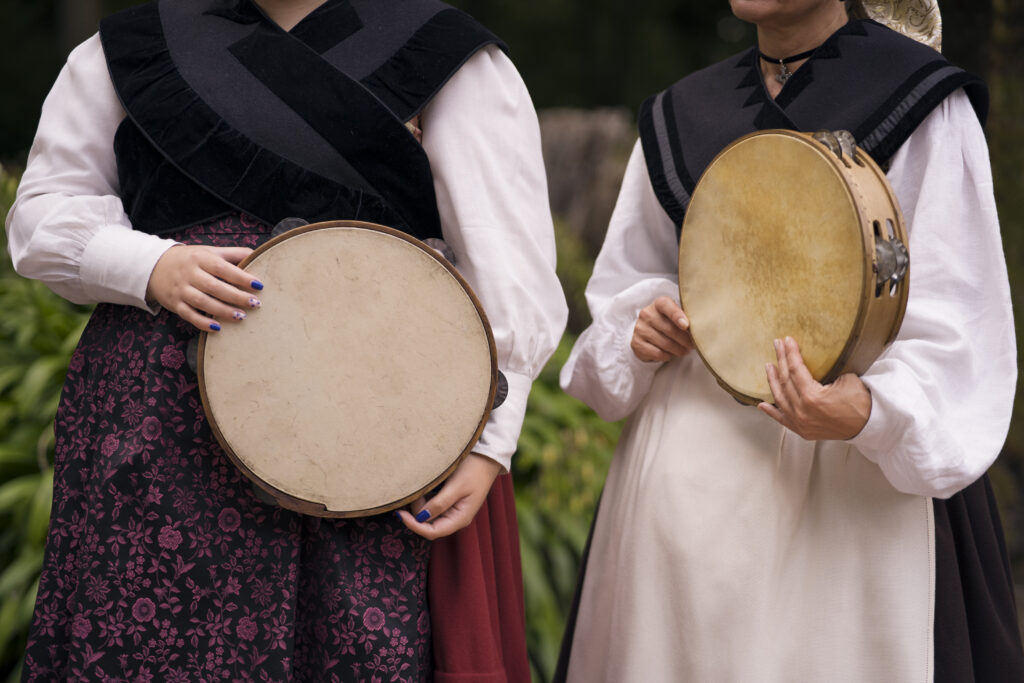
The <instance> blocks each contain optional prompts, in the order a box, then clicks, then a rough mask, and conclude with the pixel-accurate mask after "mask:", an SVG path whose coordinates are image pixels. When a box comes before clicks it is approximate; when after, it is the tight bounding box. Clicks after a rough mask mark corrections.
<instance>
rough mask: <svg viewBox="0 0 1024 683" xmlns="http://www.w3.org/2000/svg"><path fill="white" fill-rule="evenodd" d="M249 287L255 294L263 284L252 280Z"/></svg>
mask: <svg viewBox="0 0 1024 683" xmlns="http://www.w3.org/2000/svg"><path fill="white" fill-rule="evenodd" d="M249 286H250V287H252V288H253V289H255V290H256V291H257V292H258V291H260V290H261V289H263V283H262V282H260V281H259V280H253V281H252V282H251V283H250V285H249Z"/></svg>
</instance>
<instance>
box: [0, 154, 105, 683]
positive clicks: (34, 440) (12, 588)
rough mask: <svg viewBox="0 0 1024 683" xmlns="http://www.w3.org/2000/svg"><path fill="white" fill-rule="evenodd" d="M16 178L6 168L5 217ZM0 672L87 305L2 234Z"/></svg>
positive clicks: (21, 629)
mask: <svg viewBox="0 0 1024 683" xmlns="http://www.w3.org/2000/svg"><path fill="white" fill-rule="evenodd" d="M16 186H17V179H16V178H14V177H13V176H11V175H8V174H6V173H4V172H3V170H2V169H0V220H2V219H3V218H4V217H6V215H7V210H8V209H9V208H10V205H11V202H12V201H13V198H14V190H15V187H16ZM0 250H2V251H3V256H2V257H0V311H3V315H2V316H0V605H2V606H0V676H3V677H4V678H6V680H9V681H14V680H17V678H18V671H17V668H18V663H19V660H20V658H21V655H22V652H23V651H24V647H25V637H26V633H27V630H28V623H29V620H30V619H31V616H32V607H33V604H34V603H35V595H36V588H37V587H38V584H39V569H40V566H41V565H42V561H43V545H44V542H45V540H46V527H47V523H48V522H49V518H50V504H51V500H52V494H53V467H52V465H51V463H52V462H53V417H54V414H55V413H56V411H57V400H58V397H59V395H60V389H61V385H62V384H63V382H64V373H65V371H66V369H67V364H68V359H69V358H70V356H71V352H72V351H73V350H74V347H75V344H77V343H78V338H79V336H80V335H81V333H82V329H83V328H84V327H85V322H86V319H87V318H88V313H89V312H88V309H87V308H84V307H81V306H75V305H73V304H70V303H68V302H67V301H65V300H64V299H61V298H60V297H58V296H56V295H55V294H53V293H52V292H50V290H48V289H47V288H46V287H45V286H44V285H43V284H42V283H40V282H35V281H31V280H26V279H24V278H22V277H19V276H18V275H17V274H16V273H15V272H14V269H13V268H12V267H11V262H10V259H9V258H8V256H7V237H6V233H3V235H2V237H0Z"/></svg>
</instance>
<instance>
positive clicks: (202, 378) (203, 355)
mask: <svg viewBox="0 0 1024 683" xmlns="http://www.w3.org/2000/svg"><path fill="white" fill-rule="evenodd" d="M333 228H357V229H362V230H368V231H373V232H376V233H381V234H384V235H387V236H390V237H393V238H396V239H399V240H402V241H403V242H404V243H407V244H408V245H410V246H412V247H414V248H416V249H418V250H420V251H421V252H423V253H424V254H425V255H427V256H428V257H430V258H431V259H432V260H433V261H434V262H436V263H438V264H440V265H441V266H442V267H443V268H444V269H445V270H446V271H447V273H448V274H449V275H451V277H452V278H454V280H455V281H456V282H457V283H458V285H459V286H461V288H462V290H463V292H464V293H465V294H466V296H467V298H468V300H469V302H470V303H471V305H472V307H473V308H474V309H475V311H476V314H477V315H478V316H479V322H480V325H481V327H482V330H483V332H484V334H485V337H486V343H487V347H488V348H487V352H488V354H489V361H490V373H489V374H490V377H489V387H488V390H487V395H486V401H485V404H484V405H483V406H481V414H480V419H479V422H478V424H477V426H476V429H475V431H474V432H473V435H472V437H471V438H470V439H469V440H468V442H467V443H466V445H465V447H464V448H463V449H462V451H461V452H460V453H458V454H453V458H454V459H453V460H452V462H451V464H450V465H448V466H447V467H446V468H445V469H444V470H443V472H441V473H440V474H439V475H438V476H437V477H434V478H433V479H431V480H430V481H428V482H426V483H424V484H423V485H422V486H419V487H417V488H416V489H415V490H413V491H409V492H408V493H406V494H405V495H401V496H400V497H398V498H396V499H394V500H389V501H385V502H381V503H380V504H378V505H371V506H367V507H362V508H360V509H354V510H331V509H327V507H326V506H325V505H324V504H323V503H321V502H317V501H311V500H307V499H305V498H301V497H297V496H295V495H293V494H292V493H290V492H288V491H287V490H282V489H281V488H278V487H275V486H272V485H270V484H268V483H267V482H265V481H263V479H261V477H260V476H259V475H258V474H257V473H256V472H255V471H254V470H253V469H252V467H250V465H249V463H248V462H247V460H246V458H244V457H242V456H240V455H239V454H238V453H237V452H236V450H235V447H234V445H233V443H232V439H231V438H230V437H229V436H228V435H226V434H225V433H224V431H223V429H222V427H221V425H220V424H219V423H218V420H217V415H216V412H217V408H216V407H215V406H214V405H213V404H214V400H213V397H211V395H210V389H209V387H208V386H207V374H208V369H207V363H208V362H209V361H208V359H207V355H208V354H207V351H208V342H209V339H210V333H206V332H203V333H201V334H200V337H199V345H198V354H197V374H198V377H199V392H200V396H201V399H202V403H203V409H204V411H205V413H206V415H207V418H208V421H209V424H210V427H211V429H212V431H213V434H214V436H215V437H216V439H217V441H218V443H220V445H221V447H222V448H223V449H224V452H225V453H226V454H227V456H228V458H229V459H230V460H231V461H232V462H233V463H234V464H235V465H236V466H237V467H238V468H239V470H240V471H241V472H242V473H243V474H245V476H246V477H247V478H249V479H250V480H251V481H252V482H253V483H254V484H256V485H257V486H258V487H259V488H260V489H261V490H262V491H264V492H266V493H267V494H269V495H270V496H271V497H272V498H273V499H274V500H275V501H276V502H277V503H278V504H279V505H280V506H281V507H284V508H287V509H290V510H293V511H295V512H300V513H303V514H308V515H315V516H318V517H335V518H347V517H363V516H368V515H374V514H379V513H383V512H388V511H390V510H394V509H396V508H399V507H402V506H404V505H407V504H408V503H410V502H412V501H414V500H416V499H417V498H419V497H421V496H422V495H424V494H425V493H427V492H428V491H430V490H431V489H433V488H434V487H436V486H437V485H438V484H439V483H440V482H442V481H444V480H445V479H446V478H447V477H448V476H449V475H450V474H451V473H452V472H453V471H454V470H455V468H456V467H458V465H459V463H461V462H462V461H463V460H464V459H465V458H466V456H467V455H468V454H469V453H470V452H471V451H472V449H473V447H474V446H475V445H476V442H477V440H478V439H479V437H480V434H481V433H482V432H483V429H484V426H485V425H486V423H487V420H488V417H489V415H490V411H491V406H492V405H493V403H494V399H495V392H496V390H497V385H498V366H497V351H496V347H495V343H494V335H493V333H492V331H491V327H490V324H489V322H488V320H487V316H486V314H485V313H484V310H483V306H482V305H481V304H480V301H479V299H478V298H477V297H476V294H475V293H474V292H473V290H472V288H471V287H470V286H469V284H468V283H467V282H466V280H465V279H464V278H463V277H462V275H461V274H459V272H458V271H457V270H455V268H454V267H453V266H452V265H451V264H450V263H449V262H448V261H447V260H446V259H444V258H443V257H441V256H440V255H438V254H437V252H436V251H435V250H434V249H432V248H430V247H429V246H427V245H426V244H424V243H423V242H421V241H419V240H417V239H416V238H414V237H411V236H409V235H407V234H405V233H403V232H401V231H399V230H395V229H393V228H389V227H387V226H383V225H377V224H374V223H368V222H365V221H356V220H334V221H324V222H320V223H315V224H311V225H305V226H302V227H298V228H294V229H292V230H289V231H287V232H285V233H283V234H281V235H278V236H276V237H273V238H272V239H270V240H268V241H267V242H266V243H264V244H262V245H260V246H259V247H258V248H257V249H255V250H254V251H253V252H252V253H251V254H249V255H248V256H247V257H246V258H245V259H244V260H243V261H241V262H240V263H239V267H241V268H246V267H248V266H250V264H252V263H253V262H255V261H258V260H259V259H260V257H261V256H262V255H263V254H265V253H266V252H268V251H269V250H271V249H273V248H274V247H276V246H277V245H279V244H281V243H283V242H285V241H286V240H290V239H293V238H295V237H298V236H300V235H304V234H306V233H310V232H314V231H320V230H328V229H333ZM268 286H269V287H273V286H274V283H272V282H271V283H268ZM265 295H266V292H265V293H264V295H263V296H265ZM261 312H262V311H257V312H256V313H255V315H259V313H261ZM252 318H253V316H250V320H252ZM248 322H249V321H248V320H247V321H245V322H243V323H240V324H241V325H245V324H247V323H248ZM215 334H223V332H217V333H215ZM481 384H482V383H481ZM473 414H475V412H474V413H473Z"/></svg>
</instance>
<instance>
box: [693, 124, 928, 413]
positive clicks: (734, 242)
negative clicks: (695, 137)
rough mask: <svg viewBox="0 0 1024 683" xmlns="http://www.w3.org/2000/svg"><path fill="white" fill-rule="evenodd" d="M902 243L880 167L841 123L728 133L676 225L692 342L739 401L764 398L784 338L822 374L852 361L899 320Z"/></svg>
mask: <svg viewBox="0 0 1024 683" xmlns="http://www.w3.org/2000/svg"><path fill="white" fill-rule="evenodd" d="M906 244H907V237H906V232H905V229H904V224H903V216H902V213H901V212H900V208H899V205H898V204H897V202H896V198H895V195H894V194H893V192H892V188H891V187H890V186H889V183H888V182H887V180H886V178H885V174H884V173H883V172H882V171H881V169H880V168H879V167H878V165H877V164H875V162H874V161H873V160H872V159H871V158H870V157H869V156H868V155H867V154H866V153H865V152H863V151H862V150H860V149H858V148H857V147H856V146H855V144H854V142H853V137H852V136H851V135H850V134H849V133H848V132H846V131H836V132H825V131H823V132H820V133H815V134H813V135H812V134H807V133H798V132H794V131H789V130H766V131H761V132H757V133H752V134H750V135H747V136H745V137H742V138H740V139H738V140H736V141H735V142H733V143H732V144H731V145H729V146H728V147H726V148H725V149H724V150H723V151H722V152H721V153H720V154H719V155H718V156H717V157H716V158H715V159H714V161H712V162H711V164H710V165H709V166H708V168H707V170H706V171H705V172H704V174H703V175H702V176H701V179H700V181H699V182H698V183H697V187H696V188H695V189H694V192H693V196H692V198H691V201H690V204H689V207H688V208H687V211H686V218H685V219H684V221H683V226H682V232H681V235H680V244H679V294H680V300H681V302H682V307H683V310H684V311H685V312H686V315H687V317H688V318H689V320H690V332H691V334H692V336H693V340H694V343H695V346H696V349H697V351H698V353H699V354H700V356H701V358H702V359H703V360H704V362H705V364H706V365H707V367H708V368H709V369H710V370H711V372H712V373H713V374H714V375H715V376H716V378H717V379H718V382H719V384H721V385H722V387H723V388H725V389H726V390H727V391H728V392H729V393H731V394H732V395H733V396H734V397H735V398H736V399H738V400H739V401H741V402H743V403H747V404H755V403H758V402H761V401H767V402H773V401H774V398H773V396H772V393H771V390H770V388H769V386H768V381H767V377H766V372H765V365H766V364H767V363H776V362H777V359H776V355H775V349H774V345H773V342H774V340H775V339H782V338H784V337H786V336H791V337H793V338H794V339H796V341H797V342H798V343H799V344H800V350H801V353H802V355H803V358H804V361H805V363H806V364H807V367H808V369H809V370H810V372H811V374H812V375H813V376H814V377H815V379H817V380H818V381H820V382H822V383H828V382H831V381H832V380H834V379H835V378H837V377H838V376H839V375H841V374H843V373H846V372H854V373H857V374H861V373H863V372H864V371H865V370H866V369H867V368H868V367H869V366H870V365H871V363H872V362H874V360H875V359H876V358H877V357H878V356H879V354H881V352H882V351H883V350H884V348H885V347H886V346H887V345H888V344H889V343H891V342H892V341H893V339H895V337H896V334H897V332H898V331H899V327H900V324H901V323H902V321H903V314H904V311H905V309H906V304H907V290H908V283H907V279H908V275H909V257H908V254H907V250H906V246H905V245H906Z"/></svg>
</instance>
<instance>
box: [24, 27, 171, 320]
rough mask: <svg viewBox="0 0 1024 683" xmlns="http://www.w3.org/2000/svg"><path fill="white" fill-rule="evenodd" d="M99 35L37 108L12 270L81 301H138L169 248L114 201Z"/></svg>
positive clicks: (116, 116)
mask: <svg viewBox="0 0 1024 683" xmlns="http://www.w3.org/2000/svg"><path fill="white" fill-rule="evenodd" d="M124 116H125V114H124V110H123V109H122V108H121V105H120V103H119V102H118V99H117V96H116V94H115V93H114V87H113V84H112V83H111V81H110V75H109V74H108V72H107V66H106V60H105V59H104V56H103V49H102V47H101V45H100V40H99V35H94V36H93V37H92V38H90V39H89V40H87V41H85V42H84V43H82V44H81V45H80V46H78V47H77V48H76V49H75V50H74V51H73V52H72V53H71V55H70V56H69V57H68V61H67V64H66V65H65V66H64V68H63V70H62V71H61V72H60V75H59V76H58V77H57V81H56V82H55V83H54V86H53V88H52V89H51V91H50V94H49V95H48V96H47V98H46V101H45V102H44V104H43V109H42V114H41V116H40V120H39V128H38V130H37V131H36V137H35V140H34V141H33V143H32V149H31V150H30V152H29V157H28V164H27V166H26V168H25V172H24V174H23V175H22V178H21V182H20V183H19V185H18V192H17V195H16V198H15V202H14V204H13V205H12V206H11V210H10V212H9V213H8V215H7V222H6V228H7V239H8V249H9V250H10V253H11V260H12V261H13V263H14V267H15V269H16V270H17V272H18V273H20V274H21V275H24V276H25V277H30V278H34V279H38V280H42V281H43V282H45V283H46V285H47V286H48V287H50V289H52V290H53V291H54V292H56V293H57V294H59V295H60V296H62V297H64V298H66V299H68V300H70V301H73V302H75V303H81V304H91V303H99V302H108V303H116V304H126V305H130V306H138V307H140V308H144V309H146V310H152V309H150V307H149V306H147V305H146V302H145V296H146V286H147V284H148V283H149V276H150V273H152V271H153V266H155V265H156V262H157V260H158V259H159V258H160V256H161V255H163V253H164V251H166V250H167V249H168V248H169V247H171V246H173V244H174V242H173V241H170V240H166V239H162V238H159V237H155V236H153V235H148V234H145V233H142V232H138V231H136V230H133V229H132V226H131V222H130V221H129V219H128V217H127V216H126V215H125V212H124V207H123V206H122V204H121V198H120V196H119V195H118V180H117V165H116V161H115V158H114V146H113V145H114V133H115V132H116V131H117V127H118V125H119V124H120V123H121V121H122V120H123V119H124Z"/></svg>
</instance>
